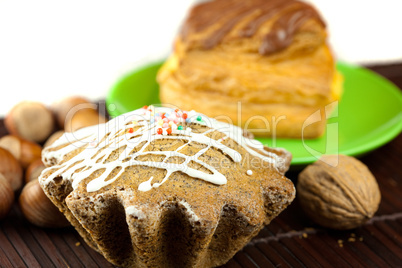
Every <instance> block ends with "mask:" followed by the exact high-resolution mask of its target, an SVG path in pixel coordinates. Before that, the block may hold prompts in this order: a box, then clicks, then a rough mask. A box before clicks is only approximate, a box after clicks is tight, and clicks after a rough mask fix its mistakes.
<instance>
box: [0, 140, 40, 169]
mask: <svg viewBox="0 0 402 268" xmlns="http://www.w3.org/2000/svg"><path fill="white" fill-rule="evenodd" d="M0 147H2V148H4V149H6V150H8V151H9V152H10V153H11V154H12V155H13V156H14V157H15V158H16V159H17V160H18V161H19V162H20V164H21V166H22V167H23V168H24V169H25V168H27V167H28V166H29V165H30V164H31V163H32V162H34V161H36V160H37V159H40V158H41V153H42V147H41V146H40V145H39V144H36V143H34V142H31V141H28V140H25V139H23V138H20V137H17V136H14V135H7V136H4V137H2V138H1V139H0Z"/></svg>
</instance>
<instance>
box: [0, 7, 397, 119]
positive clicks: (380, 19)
mask: <svg viewBox="0 0 402 268" xmlns="http://www.w3.org/2000/svg"><path fill="white" fill-rule="evenodd" d="M194 2H196V1H195V0H192V1H191V0H147V1H135V0H133V1H116V0H115V1H94V0H91V1H84V0H79V1H78V0H72V1H71V0H70V1H57V0H52V1H43V0H36V1H32V0H31V1H28V0H24V1H17V0H13V1H11V0H10V1H5V0H0V116H1V115H4V114H6V113H7V111H8V110H9V109H10V108H11V107H12V106H13V105H15V104H16V103H18V102H19V101H21V100H37V101H41V102H44V103H46V104H50V103H52V102H53V101H55V100H58V99H60V98H63V97H66V96H70V95H84V96H87V97H88V98H90V99H94V100H95V99H101V98H105V96H106V94H107V92H108V90H109V89H110V87H111V86H112V85H113V83H115V82H116V80H117V79H118V78H119V77H121V76H122V75H124V74H125V73H127V72H129V71H130V70H132V69H133V68H135V67H136V66H139V65H141V64H144V63H146V62H149V61H153V60H157V59H162V58H163V57H166V56H167V55H168V53H169V51H170V49H171V45H172V42H173V39H174V36H175V34H176V32H177V30H178V29H179V26H180V23H181V21H182V20H183V18H184V17H185V14H186V11H187V10H188V8H189V6H190V5H191V4H192V3H194ZM310 2H313V3H314V4H315V5H316V6H317V8H318V9H319V10H320V11H321V13H322V14H323V16H324V18H325V20H326V21H327V24H328V28H329V32H330V43H331V44H332V46H333V49H334V51H335V53H336V55H337V57H338V58H339V59H341V60H343V61H347V62H351V63H357V64H367V63H371V64H373V63H375V64H378V63H389V62H397V61H399V62H402V16H401V10H402V1H400V0H382V1H378V0H376V1H373V0H365V1H364V0H347V1H346V0H338V1H328V0H312V1H310Z"/></svg>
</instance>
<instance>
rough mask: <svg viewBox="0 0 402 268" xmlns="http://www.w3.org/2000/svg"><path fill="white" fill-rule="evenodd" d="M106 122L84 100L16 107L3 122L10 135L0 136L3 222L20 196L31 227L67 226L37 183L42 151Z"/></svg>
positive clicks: (1, 213) (0, 194)
mask: <svg viewBox="0 0 402 268" xmlns="http://www.w3.org/2000/svg"><path fill="white" fill-rule="evenodd" d="M106 121H107V120H106V118H105V117H103V116H102V115H100V114H99V113H98V111H97V106H96V105H95V104H92V103H91V102H89V101H88V100H87V99H85V98H82V97H69V98H66V99H63V100H61V101H59V102H57V103H54V104H53V105H51V106H50V107H46V106H45V105H43V104H42V103H38V102H32V101H24V102H21V103H19V104H17V105H16V106H14V107H13V108H12V109H11V111H10V112H9V113H8V114H7V116H6V118H5V120H4V123H5V126H6V128H7V130H8V132H9V135H6V136H3V137H0V198H1V201H0V220H1V219H3V218H5V217H6V216H7V214H8V213H9V211H10V210H11V207H12V205H13V203H14V200H15V199H16V196H18V194H19V198H18V203H19V206H20V208H21V211H22V213H23V214H24V216H25V217H26V219H27V220H28V221H30V222H31V223H32V224H35V225H37V226H40V227H49V228H56V227H65V226H68V225H69V223H68V221H67V220H66V218H65V217H64V215H63V214H62V213H61V212H60V211H59V210H58V208H57V207H56V206H54V205H53V203H52V202H51V201H50V200H49V199H48V198H47V197H46V195H45V193H44V192H43V190H42V188H41V187H40V185H39V183H38V177H39V175H40V174H41V172H42V170H44V169H45V165H44V164H43V163H42V160H41V153H42V148H44V147H46V146H49V145H50V144H52V143H53V142H54V141H55V140H57V139H58V138H59V137H60V136H61V135H62V134H63V133H64V132H72V131H75V130H78V129H80V128H82V127H86V126H91V125H95V124H100V123H104V122H106ZM21 189H22V191H21V192H20V190H21Z"/></svg>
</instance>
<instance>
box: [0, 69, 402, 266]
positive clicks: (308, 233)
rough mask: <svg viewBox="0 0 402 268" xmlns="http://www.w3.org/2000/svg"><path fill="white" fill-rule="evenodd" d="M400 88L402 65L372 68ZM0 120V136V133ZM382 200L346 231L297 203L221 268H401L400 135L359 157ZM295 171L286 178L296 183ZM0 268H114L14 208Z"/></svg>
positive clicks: (4, 227)
mask: <svg viewBox="0 0 402 268" xmlns="http://www.w3.org/2000/svg"><path fill="white" fill-rule="evenodd" d="M372 69H373V70H374V71H377V72H378V73H380V74H382V75H383V76H385V77H387V78H388V79H390V80H391V81H393V82H394V83H395V84H396V85H398V86H399V87H400V88H402V64H395V65H387V66H381V67H372ZM5 134H6V130H5V128H4V125H3V121H2V120H0V136H2V135H5ZM361 160H362V161H363V162H364V163H365V164H366V165H367V166H368V167H369V168H370V170H371V171H372V172H373V174H374V176H375V177H376V178H377V180H378V183H379V186H380V189H381V194H382V200H381V204H380V208H379V210H378V212H377V213H376V215H375V216H374V218H372V219H371V220H370V221H369V222H367V223H366V224H365V225H364V226H362V227H360V228H357V229H354V230H351V231H333V230H329V229H325V228H320V227H319V226H317V225H315V224H314V223H312V222H311V221H310V220H309V219H308V218H307V217H306V216H305V215H304V214H303V212H302V211H301V209H300V206H299V204H298V202H297V200H296V201H295V202H293V203H292V205H291V206H290V207H289V208H287V209H286V210H285V211H284V212H283V213H282V214H281V215H280V216H279V217H277V218H276V219H275V220H274V221H273V222H272V223H271V224H270V225H269V226H268V227H266V228H265V229H263V230H262V231H261V233H260V234H259V235H258V236H257V237H256V238H255V239H254V240H253V241H251V243H250V244H249V245H247V246H246V247H245V248H244V249H243V250H242V251H240V252H239V253H237V254H236V255H235V257H234V258H233V259H232V260H231V261H229V263H228V264H227V265H225V266H224V267H274V266H277V267H279V266H280V267H402V135H399V136H398V137H397V138H396V139H394V140H393V141H392V142H390V143H388V144H387V145H385V146H383V147H382V148H380V149H378V150H376V151H374V152H371V153H370V154H368V155H366V156H364V157H362V158H361ZM297 175H298V173H297V172H291V173H288V174H287V176H288V177H289V178H291V179H292V180H293V181H294V182H296V178H297ZM0 267H113V266H112V265H111V264H109V263H108V262H107V261H106V260H105V259H104V258H103V257H102V256H101V255H99V254H98V253H96V252H95V251H93V250H92V249H91V248H89V247H88V246H87V245H86V244H85V242H84V241H83V240H82V239H81V238H80V236H79V235H78V234H77V233H76V232H75V230H74V229H73V228H65V229H56V230H53V229H41V228H37V227H35V226H33V225H31V224H29V223H28V222H27V221H26V220H25V219H24V217H23V216H22V214H21V212H20V210H19V208H18V206H16V205H15V206H14V207H13V209H12V211H11V213H10V215H9V216H8V217H7V218H6V219H5V220H3V221H1V222H0Z"/></svg>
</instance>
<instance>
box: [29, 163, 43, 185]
mask: <svg viewBox="0 0 402 268" xmlns="http://www.w3.org/2000/svg"><path fill="white" fill-rule="evenodd" d="M45 168H46V167H45V165H44V164H43V162H42V160H41V159H37V160H36V161H34V162H32V163H31V164H30V165H29V166H28V168H27V170H26V171H25V183H28V182H30V181H33V180H36V179H37V178H38V177H39V175H40V174H41V173H42V171H43V170H44V169H45Z"/></svg>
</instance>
